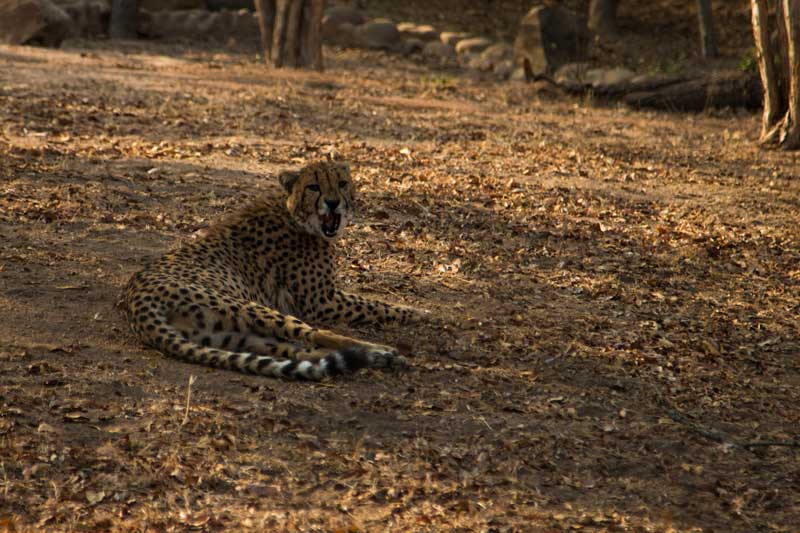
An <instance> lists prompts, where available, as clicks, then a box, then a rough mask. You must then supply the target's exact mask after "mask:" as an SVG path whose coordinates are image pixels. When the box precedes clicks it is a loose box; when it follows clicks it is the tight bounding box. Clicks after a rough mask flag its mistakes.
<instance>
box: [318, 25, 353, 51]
mask: <svg viewBox="0 0 800 533" xmlns="http://www.w3.org/2000/svg"><path fill="white" fill-rule="evenodd" d="M355 35H356V27H355V26H353V25H352V24H350V23H349V22H343V23H341V24H339V26H337V27H336V28H335V29H333V28H332V27H330V28H329V29H328V31H327V33H326V31H325V26H323V27H322V41H323V42H325V43H327V44H333V45H336V46H356V45H357V43H356V37H355Z"/></svg>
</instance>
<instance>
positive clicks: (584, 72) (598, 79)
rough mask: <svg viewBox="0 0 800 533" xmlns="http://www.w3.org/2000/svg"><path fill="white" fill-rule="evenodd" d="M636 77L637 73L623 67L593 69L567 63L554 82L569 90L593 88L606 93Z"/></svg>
mask: <svg viewBox="0 0 800 533" xmlns="http://www.w3.org/2000/svg"><path fill="white" fill-rule="evenodd" d="M635 77H636V73H635V72H633V71H632V70H628V69H626V68H623V67H615V68H596V67H595V68H592V67H591V66H590V65H589V64H588V63H567V64H566V65H564V66H562V67H560V68H559V69H558V70H557V71H556V72H555V74H554V75H553V81H555V82H556V83H557V84H558V85H560V86H561V87H563V88H565V89H567V90H574V91H579V90H581V89H588V88H592V89H594V90H595V91H596V92H598V91H599V92H600V93H605V92H608V91H613V89H614V88H615V87H617V86H619V85H622V84H625V83H628V82H629V81H631V80H633V79H634V78H635Z"/></svg>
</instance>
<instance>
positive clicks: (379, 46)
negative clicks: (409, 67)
mask: <svg viewBox="0 0 800 533" xmlns="http://www.w3.org/2000/svg"><path fill="white" fill-rule="evenodd" d="M353 37H354V38H355V42H356V44H357V45H358V46H361V47H363V48H371V49H374V50H400V49H401V48H402V45H403V39H402V37H400V32H399V31H397V26H395V25H394V24H393V23H391V22H388V21H372V22H367V23H366V24H362V25H361V26H356V28H355V31H354V33H353Z"/></svg>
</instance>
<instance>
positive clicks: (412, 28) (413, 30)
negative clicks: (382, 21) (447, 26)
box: [397, 22, 439, 42]
mask: <svg viewBox="0 0 800 533" xmlns="http://www.w3.org/2000/svg"><path fill="white" fill-rule="evenodd" d="M397 31H399V32H400V35H402V36H403V38H405V39H419V40H420V41H422V42H428V41H435V40H438V39H439V32H438V31H436V28H434V27H433V26H430V25H428V24H414V23H413V22H401V23H400V24H398V25H397Z"/></svg>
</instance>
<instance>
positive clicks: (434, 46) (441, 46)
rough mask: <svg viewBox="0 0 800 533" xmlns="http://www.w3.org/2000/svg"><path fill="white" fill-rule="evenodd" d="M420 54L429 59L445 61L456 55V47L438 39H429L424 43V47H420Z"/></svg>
mask: <svg viewBox="0 0 800 533" xmlns="http://www.w3.org/2000/svg"><path fill="white" fill-rule="evenodd" d="M422 55H423V56H425V57H429V58H431V59H438V60H440V61H446V60H448V59H454V58H455V57H456V49H455V48H453V47H452V46H450V45H449V44H445V43H442V42H439V41H431V42H429V43H425V47H424V48H423V49H422Z"/></svg>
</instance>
